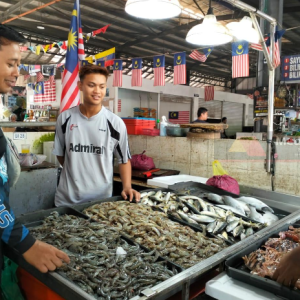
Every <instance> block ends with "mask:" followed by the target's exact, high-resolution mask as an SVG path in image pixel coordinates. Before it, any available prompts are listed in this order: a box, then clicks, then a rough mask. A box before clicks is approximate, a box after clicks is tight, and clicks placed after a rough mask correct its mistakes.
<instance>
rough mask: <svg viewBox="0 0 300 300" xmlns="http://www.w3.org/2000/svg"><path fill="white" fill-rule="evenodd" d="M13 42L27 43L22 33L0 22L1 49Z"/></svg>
mask: <svg viewBox="0 0 300 300" xmlns="http://www.w3.org/2000/svg"><path fill="white" fill-rule="evenodd" d="M12 42H13V43H19V44H24V43H26V39H25V37H24V36H23V35H22V34H20V33H19V32H18V31H16V30H15V29H13V28H11V27H9V26H6V25H3V24H0V49H1V46H4V45H9V44H11V43H12Z"/></svg>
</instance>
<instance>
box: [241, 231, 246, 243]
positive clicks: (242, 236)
mask: <svg viewBox="0 0 300 300" xmlns="http://www.w3.org/2000/svg"><path fill="white" fill-rule="evenodd" d="M240 238H241V241H242V240H244V239H245V238H246V233H245V232H242V233H241V235H240Z"/></svg>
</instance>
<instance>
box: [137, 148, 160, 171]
mask: <svg viewBox="0 0 300 300" xmlns="http://www.w3.org/2000/svg"><path fill="white" fill-rule="evenodd" d="M145 152H146V151H144V152H143V153H142V154H135V155H132V158H131V166H132V169H134V170H140V171H149V170H151V169H155V165H154V162H153V159H152V158H151V157H148V156H147V155H144V153H145Z"/></svg>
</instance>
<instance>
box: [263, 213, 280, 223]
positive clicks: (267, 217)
mask: <svg viewBox="0 0 300 300" xmlns="http://www.w3.org/2000/svg"><path fill="white" fill-rule="evenodd" d="M263 219H264V221H263V223H265V224H267V225H268V226H270V225H271V224H273V223H275V222H277V221H278V220H279V218H278V217H277V216H276V215H274V214H272V213H271V212H269V211H267V212H265V213H264V214H263Z"/></svg>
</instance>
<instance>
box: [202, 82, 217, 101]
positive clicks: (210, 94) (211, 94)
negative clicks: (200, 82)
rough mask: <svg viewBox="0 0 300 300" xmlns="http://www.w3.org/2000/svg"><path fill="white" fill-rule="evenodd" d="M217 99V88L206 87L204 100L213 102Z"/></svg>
mask: <svg viewBox="0 0 300 300" xmlns="http://www.w3.org/2000/svg"><path fill="white" fill-rule="evenodd" d="M214 98H215V87H214V86H213V85H212V86H205V87H204V100H205V101H211V100H214Z"/></svg>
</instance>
